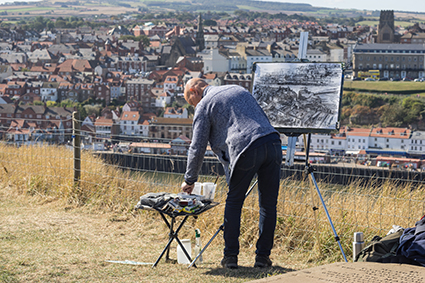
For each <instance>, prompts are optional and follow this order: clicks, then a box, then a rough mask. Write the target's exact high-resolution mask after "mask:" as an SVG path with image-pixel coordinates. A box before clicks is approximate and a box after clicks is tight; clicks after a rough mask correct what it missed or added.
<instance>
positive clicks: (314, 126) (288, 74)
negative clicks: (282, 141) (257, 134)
mask: <svg viewBox="0 0 425 283" xmlns="http://www.w3.org/2000/svg"><path fill="white" fill-rule="evenodd" d="M252 80H253V82H252V95H253V96H254V98H255V99H256V100H257V101H258V103H259V104H260V106H261V107H262V108H263V110H264V112H265V113H266V115H267V116H268V118H269V120H270V122H271V124H272V125H273V127H275V128H276V129H278V130H279V131H280V132H283V133H312V132H315V133H316V132H331V131H332V130H336V129H338V127H339V116H340V104H341V95H342V83H343V70H342V65H341V64H340V63H255V66H254V68H253V79H252Z"/></svg>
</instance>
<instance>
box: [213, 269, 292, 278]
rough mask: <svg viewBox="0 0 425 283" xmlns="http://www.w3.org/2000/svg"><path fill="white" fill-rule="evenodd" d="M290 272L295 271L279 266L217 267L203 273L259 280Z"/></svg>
mask: <svg viewBox="0 0 425 283" xmlns="http://www.w3.org/2000/svg"><path fill="white" fill-rule="evenodd" d="M291 271H296V270H295V269H292V268H285V267H281V266H272V267H269V268H254V267H247V266H239V267H238V269H228V268H223V267H218V268H214V269H211V270H209V271H207V272H205V274H206V275H215V276H224V277H236V278H247V279H252V280H255V279H261V278H264V277H269V276H275V275H279V274H285V273H288V272H291Z"/></svg>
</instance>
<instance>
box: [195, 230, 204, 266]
mask: <svg viewBox="0 0 425 283" xmlns="http://www.w3.org/2000/svg"><path fill="white" fill-rule="evenodd" d="M201 250H202V243H201V230H199V229H196V230H195V254H196V255H195V257H196V256H198V254H199V253H200V252H201ZM203 261H204V260H203V258H202V255H201V256H200V257H199V258H198V260H197V261H196V263H202V262H203Z"/></svg>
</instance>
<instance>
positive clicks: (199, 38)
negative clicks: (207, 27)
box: [195, 14, 205, 51]
mask: <svg viewBox="0 0 425 283" xmlns="http://www.w3.org/2000/svg"><path fill="white" fill-rule="evenodd" d="M195 44H196V46H197V47H198V51H202V50H204V49H205V38H204V27H203V26H202V16H201V14H199V17H198V31H197V32H196V39H195Z"/></svg>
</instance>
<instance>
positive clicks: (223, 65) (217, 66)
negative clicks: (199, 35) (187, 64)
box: [197, 48, 229, 73]
mask: <svg viewBox="0 0 425 283" xmlns="http://www.w3.org/2000/svg"><path fill="white" fill-rule="evenodd" d="M197 56H198V57H201V58H202V60H203V61H204V72H205V73H208V72H227V71H228V68H229V60H228V58H227V57H226V56H225V55H223V54H221V53H220V52H219V50H218V49H217V48H213V49H204V50H203V51H202V52H199V53H197Z"/></svg>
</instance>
